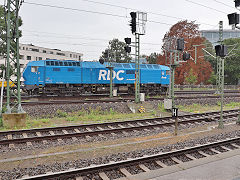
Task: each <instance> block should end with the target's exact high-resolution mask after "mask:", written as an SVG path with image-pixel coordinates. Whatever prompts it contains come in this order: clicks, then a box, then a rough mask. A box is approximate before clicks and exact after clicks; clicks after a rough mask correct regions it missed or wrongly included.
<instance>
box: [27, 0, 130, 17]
mask: <svg viewBox="0 0 240 180" xmlns="http://www.w3.org/2000/svg"><path fill="white" fill-rule="evenodd" d="M24 3H25V4H31V5H36V6H43V7H51V8H58V9H65V10H72V11H80V12H86V13H94V14H102V15H107V16H114V17H121V18H126V16H121V15H118V14H111V13H104V12H99V11H89V10H84V9H76V8H69V7H63V6H56V5H50V4H40V3H33V2H26V1H24Z"/></svg>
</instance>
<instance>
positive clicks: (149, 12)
mask: <svg viewBox="0 0 240 180" xmlns="http://www.w3.org/2000/svg"><path fill="white" fill-rule="evenodd" d="M82 1H86V2H90V3H95V4H101V5H106V6H111V7H117V8H122V9H125V10H128V9H129V10H134V11H140V10H138V9H134V8H129V7H125V6H119V5H114V4H110V3H103V2H98V1H92V0H82ZM144 12H146V13H148V14H153V15H157V16H164V17H168V18H173V19H178V20H185V19H186V18H180V17H176V16H170V15H166V14H162V13H156V12H151V11H144ZM199 23H201V24H205V25H208V26H215V25H212V24H208V23H203V22H199ZM167 25H168V24H167Z"/></svg>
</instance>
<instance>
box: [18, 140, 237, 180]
mask: <svg viewBox="0 0 240 180" xmlns="http://www.w3.org/2000/svg"><path fill="white" fill-rule="evenodd" d="M239 141H240V137H236V138H232V139H227V140H223V141H217V142H212V143H208V144H204V145H197V146H194V147H189V148H184V149H180V150H174V151H170V152H164V153H159V154H154V155H148V156H143V157H139V158H134V159H127V160H123V161H118V162H111V163H108V164H101V165H94V166H89V167H85V168H78V169H71V170H66V171H61V172H55V173H48V174H41V175H36V176H31V177H25V178H21V179H22V180H40V179H49V178H61V177H63V176H64V177H65V178H66V177H72V176H76V175H77V176H79V175H81V174H89V173H91V174H92V173H96V172H103V171H105V170H110V169H116V168H119V167H126V166H131V165H137V164H143V163H146V162H151V161H154V160H155V161H156V160H160V159H165V158H169V157H174V156H177V155H181V154H188V153H191V152H195V151H200V150H205V149H210V148H214V147H218V146H224V145H227V144H232V143H238V142H239Z"/></svg>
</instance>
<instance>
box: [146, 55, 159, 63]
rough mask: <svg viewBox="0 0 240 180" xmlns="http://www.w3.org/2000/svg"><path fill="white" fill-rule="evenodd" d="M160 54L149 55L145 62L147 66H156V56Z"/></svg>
mask: <svg viewBox="0 0 240 180" xmlns="http://www.w3.org/2000/svg"><path fill="white" fill-rule="evenodd" d="M159 55H160V54H158V53H156V52H154V53H151V54H150V55H149V56H147V62H148V63H149V64H157V59H158V56H159Z"/></svg>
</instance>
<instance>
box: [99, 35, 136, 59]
mask: <svg viewBox="0 0 240 180" xmlns="http://www.w3.org/2000/svg"><path fill="white" fill-rule="evenodd" d="M125 46H126V43H125V42H122V41H119V40H118V39H113V40H111V41H109V47H108V48H107V49H105V51H108V52H109V61H113V62H118V63H125V62H130V60H131V59H132V58H131V57H130V56H129V55H128V54H127V53H126V51H125V50H124V47H125ZM105 51H103V52H102V55H101V57H100V58H103V57H104V52H105Z"/></svg>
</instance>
